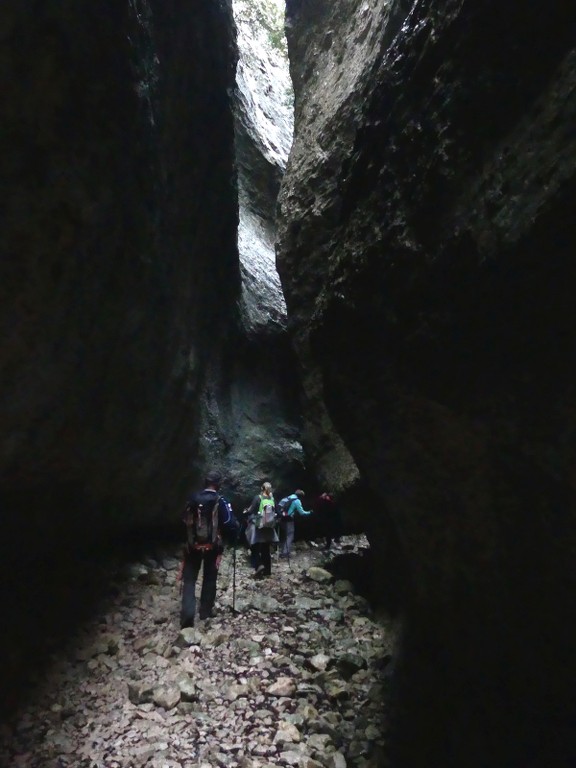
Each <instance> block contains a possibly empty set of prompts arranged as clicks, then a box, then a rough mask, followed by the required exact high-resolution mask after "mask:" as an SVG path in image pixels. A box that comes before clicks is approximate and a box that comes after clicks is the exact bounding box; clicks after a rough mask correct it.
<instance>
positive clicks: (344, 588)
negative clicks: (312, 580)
mask: <svg viewBox="0 0 576 768" xmlns="http://www.w3.org/2000/svg"><path fill="white" fill-rule="evenodd" d="M332 589H333V590H334V592H335V593H336V594H337V595H347V594H349V593H350V592H354V584H352V582H351V581H348V580H347V579H338V580H337V581H336V582H335V584H334V586H333V587H332Z"/></svg>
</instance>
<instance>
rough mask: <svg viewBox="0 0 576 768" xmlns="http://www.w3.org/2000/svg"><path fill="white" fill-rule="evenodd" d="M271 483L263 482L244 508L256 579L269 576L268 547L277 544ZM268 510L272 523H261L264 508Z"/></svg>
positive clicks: (270, 569) (269, 552)
mask: <svg viewBox="0 0 576 768" xmlns="http://www.w3.org/2000/svg"><path fill="white" fill-rule="evenodd" d="M275 506H276V505H275V502H274V495H273V493H272V485H271V484H270V483H263V484H262V488H261V490H260V493H259V494H257V495H256V496H254V498H253V499H252V503H251V504H250V506H249V507H248V509H247V510H245V515H246V518H247V520H248V526H247V528H246V539H247V541H248V545H249V547H250V555H251V557H250V561H251V563H252V567H253V568H254V576H255V577H256V578H257V579H260V578H263V577H265V576H270V574H271V573H272V554H271V551H270V547H271V545H272V544H277V543H278V541H279V539H278V534H277V532H276V510H275ZM265 508H266V509H268V510H270V514H272V515H273V521H274V523H273V524H267V525H263V514H264V509H265Z"/></svg>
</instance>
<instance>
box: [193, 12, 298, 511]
mask: <svg viewBox="0 0 576 768" xmlns="http://www.w3.org/2000/svg"><path fill="white" fill-rule="evenodd" d="M273 9H274V6H270V5H268V4H267V3H264V2H262V3H261V2H259V0H235V2H234V16H235V20H236V25H237V30H238V52H239V60H238V68H237V72H236V92H235V149H236V161H237V167H238V189H239V200H238V202H239V218H240V220H239V228H238V254H239V261H240V272H241V279H242V292H241V297H240V303H239V308H240V311H239V326H238V330H237V333H236V334H235V335H234V336H233V337H232V338H231V339H230V340H229V342H228V343H227V344H226V345H224V346H223V348H222V349H220V350H219V351H218V352H217V354H216V355H215V356H214V359H213V361H212V362H213V365H212V366H211V372H210V376H209V385H208V387H207V390H206V397H205V407H204V409H203V424H202V429H201V432H202V442H201V447H202V452H201V458H202V462H203V463H204V464H217V465H218V466H220V467H221V468H222V470H223V471H224V474H225V475H226V478H227V483H226V490H227V492H229V493H230V494H231V496H232V498H233V500H237V501H238V502H244V503H246V502H247V501H248V500H249V499H251V497H252V495H253V494H254V493H256V492H257V490H258V488H259V486H260V483H262V482H263V481H264V480H270V481H271V482H272V483H273V485H274V486H275V488H276V489H277V491H278V492H279V493H282V492H283V491H284V492H286V493H287V492H291V491H292V490H293V489H294V487H297V486H298V485H307V483H308V480H309V478H307V477H306V470H305V462H304V452H303V449H302V445H301V442H300V440H301V418H300V414H299V402H300V386H299V368H298V366H297V361H296V360H295V357H294V352H293V350H292V348H291V345H290V341H289V337H288V331H287V318H286V305H285V302H284V296H283V294H282V288H281V286H280V279H279V276H278V272H277V271H276V264H275V252H274V240H275V235H276V223H275V212H276V198H277V196H278V190H279V188H280V181H281V179H282V175H283V173H284V169H285V166H286V160H287V158H288V152H289V150H290V145H291V143H292V132H293V95H292V86H291V82H290V76H289V72H288V58H287V54H286V52H285V50H284V49H283V45H284V46H285V40H284V38H283V29H282V22H281V20H279V19H278V18H277V17H276V16H275V15H272V11H273Z"/></svg>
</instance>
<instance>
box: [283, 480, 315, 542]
mask: <svg viewBox="0 0 576 768" xmlns="http://www.w3.org/2000/svg"><path fill="white" fill-rule="evenodd" d="M304 495H305V494H304V491H301V490H297V491H294V493H292V494H290V496H288V499H289V504H288V506H287V507H286V509H285V511H284V513H283V516H282V518H281V521H280V524H281V526H282V529H283V533H284V541H283V542H282V548H281V550H280V557H290V552H291V551H292V544H293V543H294V528H295V525H294V522H295V518H296V515H311V514H312V513H311V512H307V511H306V510H305V509H304V507H303V506H302V500H301V499H302V497H303V496H304Z"/></svg>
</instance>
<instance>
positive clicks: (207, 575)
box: [180, 549, 219, 627]
mask: <svg viewBox="0 0 576 768" xmlns="http://www.w3.org/2000/svg"><path fill="white" fill-rule="evenodd" d="M218 556H219V552H218V551H217V550H215V549H210V550H207V551H204V552H203V551H201V550H198V551H195V550H192V551H191V552H187V553H186V555H185V558H184V570H183V573H182V581H183V587H182V611H181V613H180V625H181V626H182V627H192V626H194V616H195V614H196V581H197V580H198V574H199V573H200V566H201V565H202V563H204V571H203V574H202V577H203V579H202V592H201V594H200V618H201V619H205V618H207V617H208V616H209V615H210V614H211V612H212V608H213V607H214V601H215V600H216V579H217V577H218Z"/></svg>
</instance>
